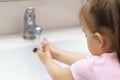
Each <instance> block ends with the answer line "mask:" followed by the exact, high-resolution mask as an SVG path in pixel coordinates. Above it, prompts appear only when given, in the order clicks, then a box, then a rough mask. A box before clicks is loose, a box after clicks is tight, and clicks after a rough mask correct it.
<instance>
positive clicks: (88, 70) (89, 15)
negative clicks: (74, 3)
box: [37, 0, 120, 80]
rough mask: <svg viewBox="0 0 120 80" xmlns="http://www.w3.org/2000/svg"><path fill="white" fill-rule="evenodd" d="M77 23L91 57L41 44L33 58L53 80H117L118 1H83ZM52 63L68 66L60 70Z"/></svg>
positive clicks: (119, 74)
mask: <svg viewBox="0 0 120 80" xmlns="http://www.w3.org/2000/svg"><path fill="white" fill-rule="evenodd" d="M80 22H81V24H82V26H83V27H82V29H83V31H84V33H85V34H86V37H87V44H88V48H89V50H90V52H91V54H92V55H93V56H87V55H85V54H80V53H78V54H75V53H71V52H66V51H63V50H60V49H57V48H55V47H53V45H52V44H50V43H49V42H48V41H46V40H44V41H43V42H42V46H43V47H42V50H37V54H38V56H39V57H40V59H41V61H42V62H43V63H44V65H45V67H46V69H47V71H48V73H49V75H50V76H51V78H52V79H53V80H120V0H87V1H86V3H85V4H84V6H83V7H82V9H81V11H80ZM53 59H56V60H58V61H61V62H63V63H66V64H68V65H70V67H68V68H62V67H60V66H59V65H57V64H56V63H55V62H54V60H53Z"/></svg>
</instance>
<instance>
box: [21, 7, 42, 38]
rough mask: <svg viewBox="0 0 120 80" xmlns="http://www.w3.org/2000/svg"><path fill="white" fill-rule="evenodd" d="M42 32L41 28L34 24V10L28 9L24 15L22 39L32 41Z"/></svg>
mask: <svg viewBox="0 0 120 80" xmlns="http://www.w3.org/2000/svg"><path fill="white" fill-rule="evenodd" d="M41 32H42V27H41V26H38V25H36V23H35V9H34V8H33V7H28V8H27V9H26V11H25V14H24V35H23V38H24V39H28V40H34V39H36V35H37V34H39V36H40V33H41Z"/></svg>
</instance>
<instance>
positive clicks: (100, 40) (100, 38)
mask: <svg viewBox="0 0 120 80" xmlns="http://www.w3.org/2000/svg"><path fill="white" fill-rule="evenodd" d="M94 35H95V38H96V39H97V40H98V41H99V44H100V47H101V48H102V47H103V46H104V37H103V36H102V35H101V34H100V33H98V32H95V34H94Z"/></svg>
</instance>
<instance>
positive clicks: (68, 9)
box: [0, 0, 81, 35]
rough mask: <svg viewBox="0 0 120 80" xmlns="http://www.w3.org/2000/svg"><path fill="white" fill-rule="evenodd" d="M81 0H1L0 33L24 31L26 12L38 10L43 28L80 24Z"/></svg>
mask: <svg viewBox="0 0 120 80" xmlns="http://www.w3.org/2000/svg"><path fill="white" fill-rule="evenodd" d="M80 5H81V0H30V1H24V0H22V1H12V2H0V35H2V34H11V33H19V32H23V29H24V12H25V9H26V8H27V7H29V6H32V7H34V8H35V10H36V23H37V24H39V25H41V26H42V27H43V29H48V28H55V27H69V26H73V25H78V24H79V21H78V12H79V8H80Z"/></svg>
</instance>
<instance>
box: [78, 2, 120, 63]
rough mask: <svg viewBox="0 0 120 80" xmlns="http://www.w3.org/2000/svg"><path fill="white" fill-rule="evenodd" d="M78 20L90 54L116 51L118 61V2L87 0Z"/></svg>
mask: <svg viewBox="0 0 120 80" xmlns="http://www.w3.org/2000/svg"><path fill="white" fill-rule="evenodd" d="M80 20H81V24H82V26H83V31H84V32H85V33H86V35H87V42H88V48H89V50H90V51H91V53H92V54H94V55H101V54H103V53H110V52H115V51H116V52H117V54H118V59H119V61H120V36H119V34H120V0H87V1H86V3H85V4H84V6H83V7H82V9H81V11H80Z"/></svg>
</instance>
